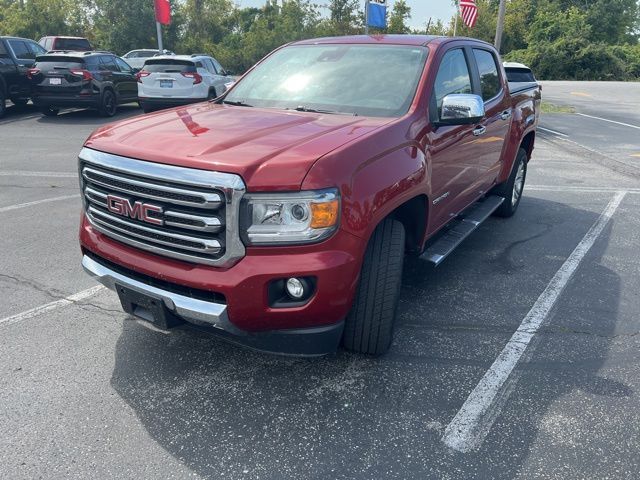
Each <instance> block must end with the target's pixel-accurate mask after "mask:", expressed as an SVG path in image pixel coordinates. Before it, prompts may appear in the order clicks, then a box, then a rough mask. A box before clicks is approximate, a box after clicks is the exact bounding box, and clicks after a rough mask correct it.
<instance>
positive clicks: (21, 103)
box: [11, 98, 29, 107]
mask: <svg viewBox="0 0 640 480" xmlns="http://www.w3.org/2000/svg"><path fill="white" fill-rule="evenodd" d="M28 101H29V100H27V99H26V98H12V99H11V102H12V103H13V104H14V105H15V106H16V107H24V106H25V105H26V104H27V102H28Z"/></svg>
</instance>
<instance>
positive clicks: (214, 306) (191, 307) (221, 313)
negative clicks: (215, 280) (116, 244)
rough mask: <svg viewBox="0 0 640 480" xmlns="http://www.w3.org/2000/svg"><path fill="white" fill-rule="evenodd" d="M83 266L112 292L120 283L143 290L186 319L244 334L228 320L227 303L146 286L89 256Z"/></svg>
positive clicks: (83, 260)
mask: <svg viewBox="0 0 640 480" xmlns="http://www.w3.org/2000/svg"><path fill="white" fill-rule="evenodd" d="M82 267H83V268H84V270H85V272H87V273H88V274H89V275H91V276H92V277H94V278H95V279H96V280H97V281H98V282H100V283H101V284H103V285H104V286H105V287H107V288H109V289H111V290H113V291H115V290H116V288H117V287H116V284H120V285H122V286H125V287H128V288H130V289H133V290H136V291H138V292H140V293H143V294H146V295H149V296H151V297H155V298H158V299H161V300H162V302H163V303H164V305H165V307H166V308H167V309H169V311H171V312H172V313H173V314H175V315H176V316H177V317H180V318H182V319H183V320H185V321H187V322H191V323H195V324H205V325H208V326H212V327H215V328H219V329H221V330H224V331H226V332H229V333H232V334H235V335H239V334H240V335H241V334H244V333H245V332H243V331H242V330H240V329H238V328H237V327H236V326H235V325H233V324H232V323H231V322H230V321H229V317H228V315H227V306H226V305H224V304H221V303H214V302H205V301H204V300H198V299H195V298H190V297H185V296H184V295H179V294H177V293H173V292H169V291H167V290H163V289H161V288H157V287H153V286H151V285H147V284H145V283H142V282H139V281H138V280H134V279H133V278H129V277H127V276H125V275H122V274H121V273H118V272H116V271H114V270H112V269H110V268H109V267H106V266H104V265H102V264H100V263H98V262H96V261H95V260H93V259H92V258H90V257H88V256H87V255H84V256H83V257H82Z"/></svg>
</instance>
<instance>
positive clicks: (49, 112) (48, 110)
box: [40, 107, 60, 117]
mask: <svg viewBox="0 0 640 480" xmlns="http://www.w3.org/2000/svg"><path fill="white" fill-rule="evenodd" d="M40 111H41V112H42V114H43V115H44V116H45V117H55V116H57V115H58V113H60V109H58V108H53V107H42V108H41V109H40Z"/></svg>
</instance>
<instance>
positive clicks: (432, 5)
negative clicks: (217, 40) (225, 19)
mask: <svg viewBox="0 0 640 480" xmlns="http://www.w3.org/2000/svg"><path fill="white" fill-rule="evenodd" d="M393 1H394V0H387V2H388V4H389V7H388V8H392V7H393ZM235 2H236V3H237V4H238V5H240V6H241V7H262V6H263V5H264V4H265V0H235ZM313 3H317V4H319V5H322V4H325V3H327V2H326V0H315V2H313ZM361 3H362V4H363V5H364V0H361ZM407 5H409V6H410V7H411V20H409V22H407V23H408V24H409V25H410V26H412V27H424V26H425V24H426V23H427V21H428V20H429V17H433V21H434V22H435V21H436V20H437V19H438V18H439V19H441V20H442V21H443V22H445V23H446V22H447V21H448V20H449V19H450V18H451V16H452V15H453V13H454V11H455V7H453V6H452V5H451V0H407Z"/></svg>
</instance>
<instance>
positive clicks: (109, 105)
mask: <svg viewBox="0 0 640 480" xmlns="http://www.w3.org/2000/svg"><path fill="white" fill-rule="evenodd" d="M117 109H118V104H117V103H116V95H115V93H113V92H112V91H111V90H105V91H104V93H103V94H102V100H101V101H100V107H99V108H98V112H99V113H100V115H102V116H103V117H113V116H114V115H115V114H116V110H117Z"/></svg>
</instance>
